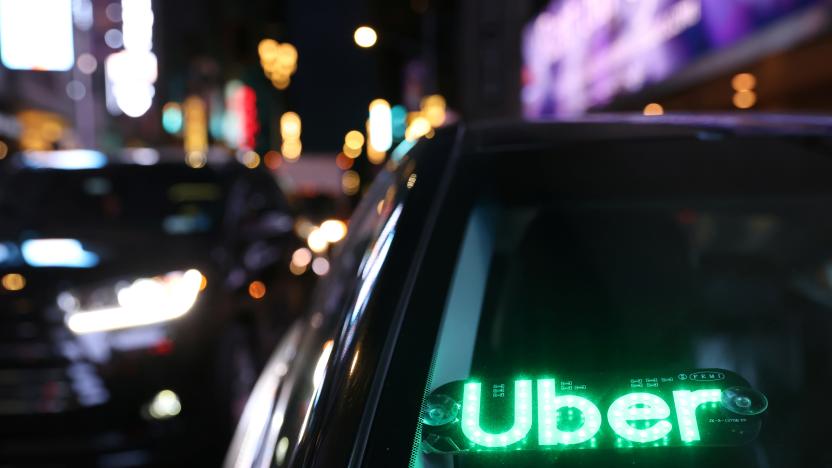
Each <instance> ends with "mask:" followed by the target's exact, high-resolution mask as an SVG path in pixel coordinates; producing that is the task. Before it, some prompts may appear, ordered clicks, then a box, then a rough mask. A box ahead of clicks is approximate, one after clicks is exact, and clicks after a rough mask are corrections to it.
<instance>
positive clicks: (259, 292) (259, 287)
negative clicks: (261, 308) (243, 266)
mask: <svg viewBox="0 0 832 468" xmlns="http://www.w3.org/2000/svg"><path fill="white" fill-rule="evenodd" d="M248 295H249V296H251V297H252V299H263V296H265V295H266V285H265V284H263V282H262V281H252V282H251V283H249V285H248Z"/></svg>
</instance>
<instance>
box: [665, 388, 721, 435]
mask: <svg viewBox="0 0 832 468" xmlns="http://www.w3.org/2000/svg"><path fill="white" fill-rule="evenodd" d="M721 399H722V391H721V390H719V389H706V390H696V391H694V392H691V391H690V390H675V391H674V392H673V404H674V405H675V407H676V419H677V420H678V421H679V435H681V437H682V442H695V441H697V440H699V439H700V437H699V423H698V422H697V421H696V409H697V408H699V406H701V405H703V404H705V403H716V402H719V401H721Z"/></svg>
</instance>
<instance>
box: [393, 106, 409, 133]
mask: <svg viewBox="0 0 832 468" xmlns="http://www.w3.org/2000/svg"><path fill="white" fill-rule="evenodd" d="M390 115H391V117H392V124H393V139H394V140H401V139H403V138H404V131H405V129H407V109H405V107H404V106H402V105H395V106H393V108H392V109H390Z"/></svg>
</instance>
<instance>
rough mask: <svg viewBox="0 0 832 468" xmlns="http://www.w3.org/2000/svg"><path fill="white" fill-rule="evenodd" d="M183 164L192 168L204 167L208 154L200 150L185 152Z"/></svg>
mask: <svg viewBox="0 0 832 468" xmlns="http://www.w3.org/2000/svg"><path fill="white" fill-rule="evenodd" d="M185 164H187V165H188V166H191V167H192V168H194V169H199V168H201V167H205V165H206V164H208V154H207V153H204V152H201V151H192V152H190V153H185Z"/></svg>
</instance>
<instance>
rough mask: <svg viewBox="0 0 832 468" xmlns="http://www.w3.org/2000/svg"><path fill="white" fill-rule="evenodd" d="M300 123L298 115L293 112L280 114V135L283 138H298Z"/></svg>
mask: <svg viewBox="0 0 832 468" xmlns="http://www.w3.org/2000/svg"><path fill="white" fill-rule="evenodd" d="M300 132H301V123H300V116H299V115H298V114H297V113H295V112H286V113H284V114H283V115H282V116H280V136H281V137H283V139H284V140H295V139H298V138H300Z"/></svg>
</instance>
